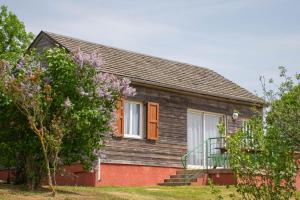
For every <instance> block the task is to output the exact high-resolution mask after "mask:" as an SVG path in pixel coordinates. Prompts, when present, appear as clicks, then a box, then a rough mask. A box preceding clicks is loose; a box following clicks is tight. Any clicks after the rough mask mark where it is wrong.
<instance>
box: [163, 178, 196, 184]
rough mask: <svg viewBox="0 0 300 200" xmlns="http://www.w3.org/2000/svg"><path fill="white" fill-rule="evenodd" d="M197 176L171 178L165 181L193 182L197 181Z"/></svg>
mask: <svg viewBox="0 0 300 200" xmlns="http://www.w3.org/2000/svg"><path fill="white" fill-rule="evenodd" d="M196 181H197V178H187V179H185V178H171V179H165V181H164V182H165V183H183V182H185V183H191V182H196Z"/></svg>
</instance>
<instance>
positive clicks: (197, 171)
mask: <svg viewBox="0 0 300 200" xmlns="http://www.w3.org/2000/svg"><path fill="white" fill-rule="evenodd" d="M198 173H199V174H200V173H204V170H199V169H198V170H180V171H176V175H177V174H178V175H179V174H198Z"/></svg>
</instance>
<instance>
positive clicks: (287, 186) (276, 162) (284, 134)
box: [227, 67, 300, 200]
mask: <svg viewBox="0 0 300 200" xmlns="http://www.w3.org/2000/svg"><path fill="white" fill-rule="evenodd" d="M280 70H281V72H280V77H282V78H284V81H283V82H282V83H281V84H280V85H279V87H278V90H268V89H267V88H266V83H265V80H264V77H261V83H262V86H263V92H264V97H265V100H266V105H268V108H267V109H266V111H265V115H266V121H265V123H263V119H262V117H261V116H260V114H259V115H257V116H254V117H253V118H252V119H251V120H249V121H248V122H247V124H248V125H247V126H248V128H247V129H244V130H242V129H240V130H238V131H237V132H236V133H234V134H233V135H231V136H230V137H229V139H228V140H227V141H228V151H229V154H230V159H229V161H230V166H231V168H232V169H233V171H234V173H235V174H236V176H237V179H238V184H237V186H236V187H237V191H238V192H239V193H240V194H241V196H242V198H243V199H270V200H271V199H290V198H291V197H292V196H293V194H294V192H295V179H296V173H297V164H296V160H295V154H294V153H295V151H296V150H299V144H300V143H299V128H300V123H299V120H298V119H299V117H300V113H299V110H300V90H299V88H300V87H299V83H298V84H295V83H294V82H293V79H292V78H291V77H288V76H287V75H286V70H285V68H283V67H280ZM299 78H300V77H299V75H296V80H299ZM269 82H270V83H273V81H272V80H270V81H269Z"/></svg>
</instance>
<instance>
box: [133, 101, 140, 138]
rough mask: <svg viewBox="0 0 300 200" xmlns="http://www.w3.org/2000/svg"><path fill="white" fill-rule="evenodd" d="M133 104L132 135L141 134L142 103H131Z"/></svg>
mask: <svg viewBox="0 0 300 200" xmlns="http://www.w3.org/2000/svg"><path fill="white" fill-rule="evenodd" d="M131 106H132V120H131V121H132V135H139V130H140V104H135V103H133V104H131Z"/></svg>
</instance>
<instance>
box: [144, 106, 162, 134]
mask: <svg viewBox="0 0 300 200" xmlns="http://www.w3.org/2000/svg"><path fill="white" fill-rule="evenodd" d="M158 123H159V104H158V103H153V102H148V106H147V139H149V140H157V139H158Z"/></svg>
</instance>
